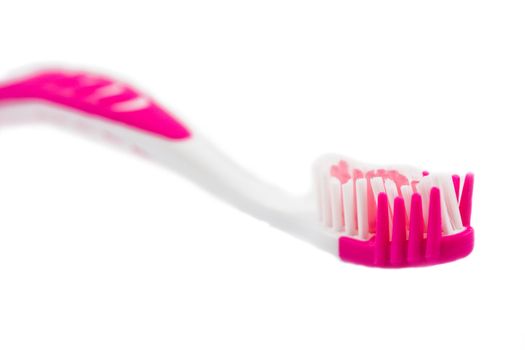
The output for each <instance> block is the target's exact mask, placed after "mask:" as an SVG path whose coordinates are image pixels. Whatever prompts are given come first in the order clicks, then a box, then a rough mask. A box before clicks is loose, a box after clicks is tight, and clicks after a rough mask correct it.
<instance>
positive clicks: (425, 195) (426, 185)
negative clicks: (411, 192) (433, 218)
mask: <svg viewBox="0 0 525 350" xmlns="http://www.w3.org/2000/svg"><path fill="white" fill-rule="evenodd" d="M416 190H417V192H418V193H419V194H420V195H421V203H422V204H423V220H424V222H425V227H426V225H427V224H428V202H429V196H430V176H425V177H423V178H422V179H421V181H419V183H418V184H417V185H416Z"/></svg>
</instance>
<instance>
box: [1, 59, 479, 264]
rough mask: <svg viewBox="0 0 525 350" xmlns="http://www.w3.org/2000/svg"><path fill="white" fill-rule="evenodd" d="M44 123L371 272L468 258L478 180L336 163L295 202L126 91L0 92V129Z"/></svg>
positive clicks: (33, 86)
mask: <svg viewBox="0 0 525 350" xmlns="http://www.w3.org/2000/svg"><path fill="white" fill-rule="evenodd" d="M32 121H37V122H38V121H45V122H52V123H54V124H58V125H60V126H65V127H67V128H69V129H73V130H74V131H80V132H82V133H84V134H87V135H89V136H95V137H97V138H102V139H104V140H106V141H109V142H111V143H113V144H117V145H119V146H121V147H124V148H126V149H129V150H130V151H132V152H135V153H138V154H139V155H141V156H143V157H146V158H148V159H151V160H152V161H155V162H158V163H160V164H162V165H164V166H167V167H169V168H171V169H173V170H176V171H177V172H179V173H180V174H182V175H183V176H185V177H187V178H189V179H191V180H192V181H194V182H196V183H197V184H199V185H201V186H202V187H203V188H205V189H206V190H207V191H209V192H211V193H212V194H214V195H216V196H218V197H220V198H222V199H224V200H225V201H226V202H228V203H230V204H232V205H234V206H236V207H237V208H239V209H240V210H242V211H245V212H246V213H248V214H251V215H253V216H255V217H258V218H260V219H263V220H266V221H268V222H269V223H271V224H272V225H274V226H276V227H278V228H280V229H282V230H284V231H287V232H289V233H291V234H293V235H294V236H296V237H298V238H300V239H302V240H305V241H308V242H310V243H312V244H313V245H315V246H317V247H318V248H321V249H322V250H325V251H327V252H329V253H332V254H334V255H336V256H338V257H339V258H341V260H343V261H345V262H351V263H355V264H361V265H366V266H371V267H385V268H390V267H415V266H427V265H435V264H441V263H446V262H450V261H454V260H457V259H460V258H463V257H465V256H467V255H468V254H470V252H471V251H472V249H473V246H474V230H473V229H472V227H471V226H470V218H471V208H472V191H473V184H474V177H473V175H472V174H467V175H466V176H465V177H464V178H462V179H461V178H460V177H459V176H457V175H451V174H429V173H428V172H424V171H421V170H418V169H415V168H412V167H407V166H388V167H385V166H375V165H371V164H366V163H361V162H357V161H354V160H352V159H348V158H346V157H342V156H338V155H327V156H324V157H322V158H321V159H319V160H318V161H317V162H316V163H315V164H314V184H315V186H314V187H315V190H314V191H313V193H312V194H311V195H309V196H308V197H305V198H302V197H301V198H295V197H294V196H291V195H288V194H287V193H286V192H284V191H282V190H280V189H278V188H277V187H274V186H272V185H269V184H266V183H263V182H261V181H259V180H257V179H256V178H255V177H253V176H252V175H251V174H249V173H248V172H246V171H245V170H243V169H242V168H241V167H239V166H237V165H236V164H234V163H233V162H232V161H230V160H229V159H228V158H227V157H226V156H224V155H223V154H222V153H221V152H219V151H218V150H217V149H215V148H214V147H213V146H212V145H210V144H209V143H208V142H206V140H204V139H203V138H202V137H201V136H199V135H198V134H197V133H194V132H192V131H190V130H189V129H188V127H186V126H185V125H184V124H183V123H182V122H181V121H180V120H179V119H178V118H177V117H176V116H174V115H173V114H171V113H169V112H168V111H167V110H166V109H164V108H163V107H161V106H160V105H159V104H157V103H156V102H155V101H154V100H153V99H152V98H150V97H148V96H146V95H144V94H142V93H140V92H139V91H138V90H136V89H135V88H133V87H132V86H130V85H129V84H126V83H123V82H120V81H116V80H113V79H110V78H109V77H107V76H104V75H99V74H92V73H87V72H83V71H76V70H65V69H48V70H41V71H37V72H33V73H30V74H27V75H25V76H22V77H17V78H13V79H11V80H9V81H7V82H4V83H0V123H20V122H32Z"/></svg>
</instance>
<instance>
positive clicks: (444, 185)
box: [439, 175, 463, 230]
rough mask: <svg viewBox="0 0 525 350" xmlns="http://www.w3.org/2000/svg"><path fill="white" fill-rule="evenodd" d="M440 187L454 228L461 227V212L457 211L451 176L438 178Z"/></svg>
mask: <svg viewBox="0 0 525 350" xmlns="http://www.w3.org/2000/svg"><path fill="white" fill-rule="evenodd" d="M439 184H440V189H441V193H442V196H443V198H444V199H445V203H446V206H447V210H448V215H449V217H450V221H451V222H452V226H453V228H454V230H460V229H462V228H463V223H462V221H461V213H460V212H459V205H458V200H457V198H456V191H455V190H454V183H453V182H452V176H450V175H443V176H441V177H440V178H439Z"/></svg>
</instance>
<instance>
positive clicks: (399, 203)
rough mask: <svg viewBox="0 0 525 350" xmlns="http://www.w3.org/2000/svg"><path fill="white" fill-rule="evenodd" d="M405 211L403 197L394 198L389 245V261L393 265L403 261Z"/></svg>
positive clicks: (405, 235)
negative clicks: (390, 241)
mask: <svg viewBox="0 0 525 350" xmlns="http://www.w3.org/2000/svg"><path fill="white" fill-rule="evenodd" d="M405 218H406V211H405V201H404V200H403V197H396V199H395V200H394V218H393V220H392V243H391V245H390V262H391V263H392V265H394V266H399V265H402V264H403V263H404V262H405V251H406V239H407V233H406V219H405Z"/></svg>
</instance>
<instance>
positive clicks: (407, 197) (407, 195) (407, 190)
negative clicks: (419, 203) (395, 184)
mask: <svg viewBox="0 0 525 350" xmlns="http://www.w3.org/2000/svg"><path fill="white" fill-rule="evenodd" d="M412 194H413V191H412V187H411V186H409V185H403V186H401V195H402V196H403V200H404V201H405V209H406V211H407V215H408V217H410V204H411V199H412Z"/></svg>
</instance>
